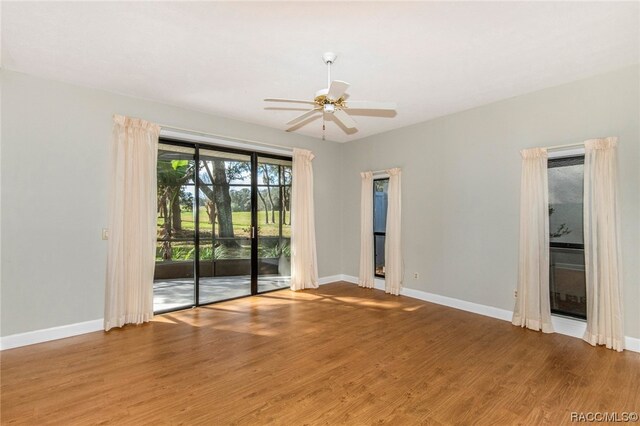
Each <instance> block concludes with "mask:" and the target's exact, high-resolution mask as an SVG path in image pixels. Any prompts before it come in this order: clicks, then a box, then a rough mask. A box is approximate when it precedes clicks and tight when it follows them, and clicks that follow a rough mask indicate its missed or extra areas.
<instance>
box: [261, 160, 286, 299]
mask: <svg viewBox="0 0 640 426" xmlns="http://www.w3.org/2000/svg"><path fill="white" fill-rule="evenodd" d="M290 200H291V160H283V159H277V158H269V157H263V156H260V157H258V163H257V203H258V205H257V225H258V232H257V240H258V241H257V243H258V254H257V255H258V262H257V268H258V270H257V275H258V277H257V278H258V280H257V281H258V288H257V290H258V293H263V292H265V291H271V290H278V289H281V288H286V287H289V285H290V278H291V203H290Z"/></svg>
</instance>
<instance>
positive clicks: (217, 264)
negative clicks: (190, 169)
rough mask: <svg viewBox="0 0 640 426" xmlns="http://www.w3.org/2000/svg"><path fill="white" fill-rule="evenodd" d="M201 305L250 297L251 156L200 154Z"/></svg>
mask: <svg viewBox="0 0 640 426" xmlns="http://www.w3.org/2000/svg"><path fill="white" fill-rule="evenodd" d="M199 160H200V177H199V183H200V185H199V188H200V194H199V201H200V209H199V214H200V219H199V222H198V223H199V225H200V226H199V234H198V235H199V237H200V238H199V245H200V250H199V251H200V253H199V254H200V257H199V259H200V265H199V266H200V270H199V277H198V278H199V280H198V282H199V301H200V303H201V304H205V303H211V302H217V301H219V300H225V299H233V298H236V297H241V296H248V295H250V294H251V245H252V238H251V211H252V203H251V155H248V154H239V153H232V152H224V151H214V150H210V149H204V148H201V149H200V150H199Z"/></svg>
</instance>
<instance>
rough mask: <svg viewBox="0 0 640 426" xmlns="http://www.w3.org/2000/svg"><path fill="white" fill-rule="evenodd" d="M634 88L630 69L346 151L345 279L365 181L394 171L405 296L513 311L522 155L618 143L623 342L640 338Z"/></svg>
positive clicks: (354, 256) (638, 139)
mask: <svg viewBox="0 0 640 426" xmlns="http://www.w3.org/2000/svg"><path fill="white" fill-rule="evenodd" d="M638 86H639V69H638V67H637V66H634V67H630V68H625V69H622V70H619V71H616V72H612V73H608V74H604V75H600V76H597V77H592V78H589V79H585V80H581V81H577V82H574V83H570V84H566V85H562V86H558V87H554V88H549V89H546V90H542V91H538V92H535V93H531V94H527V95H524V96H519V97H516V98H512V99H508V100H505V101H501V102H497V103H494V104H490V105H486V106H483V107H480V108H476V109H472V110H469V111H464V112H461V113H458V114H453V115H449V116H446V117H442V118H439V119H435V120H431V121H428V122H425V123H421V124H417V125H414V126H411V127H406V128H402V129H399V130H394V131H391V132H388V133H384V134H379V135H375V136H371V137H368V138H365V139H362V140H358V141H356V142H352V143H348V144H346V145H345V146H344V150H343V152H342V156H343V165H344V175H343V183H342V185H343V193H342V196H343V206H342V207H343V239H342V241H343V250H342V251H343V258H342V259H343V263H342V270H343V273H345V274H348V275H354V276H357V275H358V256H359V229H360V227H359V226H360V225H359V224H360V218H359V208H360V207H359V205H360V178H359V175H358V172H360V171H364V170H379V169H384V168H389V167H394V166H397V167H401V168H402V170H403V175H402V179H403V181H402V212H403V235H402V237H403V249H404V258H405V282H404V285H405V287H409V288H413V289H417V290H423V291H427V292H430V293H436V294H439V295H444V296H449V297H454V298H458V299H462V300H467V301H471V302H475V303H480V304H484V305H489V306H495V307H498V308H503V309H509V310H511V309H513V302H514V300H513V290H514V288H515V287H516V280H517V265H518V216H519V196H520V170H521V169H520V156H519V150H521V149H523V148H529V147H537V146H552V145H559V144H567V143H575V142H580V141H583V140H586V139H590V138H594V137H601V136H618V137H619V157H620V158H619V166H620V181H621V190H622V192H621V205H622V213H621V220H622V229H623V232H622V250H623V262H624V289H623V292H624V300H625V303H624V307H625V322H626V324H625V325H626V327H625V331H626V334H627V335H628V336H633V337H640V289H639V287H640V247H639V246H640V191H639V185H640V134H639V130H638V127H639V115H640V109H639V99H640V91H639V87H638ZM426 95H427V96H428V94H426ZM401 111H402V110H401V109H400V111H399V113H401ZM415 272H418V273H419V274H420V275H419V279H414V278H413V276H414V273H415Z"/></svg>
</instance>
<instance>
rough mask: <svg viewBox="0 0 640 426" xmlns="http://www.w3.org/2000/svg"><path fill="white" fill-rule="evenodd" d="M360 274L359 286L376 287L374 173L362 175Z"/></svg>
mask: <svg viewBox="0 0 640 426" xmlns="http://www.w3.org/2000/svg"><path fill="white" fill-rule="evenodd" d="M360 177H361V178H362V189H361V193H360V274H359V277H358V285H359V286H360V287H365V288H373V287H374V267H373V173H371V172H363V173H360Z"/></svg>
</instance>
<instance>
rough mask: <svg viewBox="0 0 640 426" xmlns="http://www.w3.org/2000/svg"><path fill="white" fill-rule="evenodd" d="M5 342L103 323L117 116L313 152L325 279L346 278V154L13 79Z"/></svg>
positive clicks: (174, 111) (7, 90)
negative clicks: (342, 212) (104, 234)
mask: <svg viewBox="0 0 640 426" xmlns="http://www.w3.org/2000/svg"><path fill="white" fill-rule="evenodd" d="M1 79H2V105H1V112H2V160H1V161H2V164H1V167H2V201H1V202H2V206H3V207H4V209H3V212H2V219H1V220H2V255H3V256H2V277H1V278H2V284H1V285H2V287H1V292H2V306H1V308H2V312H1V317H0V321H1V324H0V328H1V329H0V335H2V336H7V335H11V334H14V333H21V332H26V331H31V330H38V329H43V328H49V327H54V326H58V325H66V324H72V323H77V322H82V321H89V320H95V319H99V318H102V317H103V309H104V308H103V302H104V279H105V268H106V248H107V244H106V241H103V240H102V239H101V229H102V228H103V227H105V226H106V222H107V216H106V212H107V161H108V158H107V156H108V147H109V143H110V137H111V127H112V120H111V116H112V114H114V113H118V114H124V115H129V116H135V117H141V118H145V119H147V120H150V121H154V122H158V123H164V124H171V125H174V126H178V127H183V128H189V129H198V130H202V131H205V132H206V131H208V132H212V133H216V134H224V135H228V136H232V137H236V138H244V139H250V140H257V141H262V142H268V143H275V144H280V145H287V146H296V147H300V148H308V149H311V150H313V152H314V153H315V155H316V158H315V160H314V175H315V176H314V178H315V205H316V226H317V229H319V230H322V232H318V234H317V241H318V263H319V274H320V276H321V277H323V276H330V275H335V274H339V273H340V266H341V264H340V258H341V253H340V224H339V221H340V216H339V214H338V212H339V207H338V206H337V203H338V201H339V200H340V196H339V192H338V191H339V188H340V186H341V182H340V176H339V171H340V169H339V166H338V165H339V164H340V152H341V149H342V147H341V145H339V144H337V143H333V142H322V141H319V140H317V139H313V138H309V137H305V136H300V135H297V134H292V133H285V132H282V131H279V130H275V129H270V128H266V127H262V126H257V125H252V124H247V123H243V122H239V121H235V120H230V119H224V118H220V117H214V116H211V115H207V114H203V113H198V112H194V111H187V110H184V109H180V108H176V107H172V106H168V105H163V104H159V103H155V102H151V101H146V100H141V99H135V98H130V97H126V96H120V95H116V94H111V93H107V92H104V91H99V90H93V89H87V88H82V87H78V86H73V85H69V84H65V83H58V82H52V81H47V80H43V79H39V78H34V77H30V76H27V75H24V74H20V73H15V72H10V71H6V70H3V71H2V72H1Z"/></svg>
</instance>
